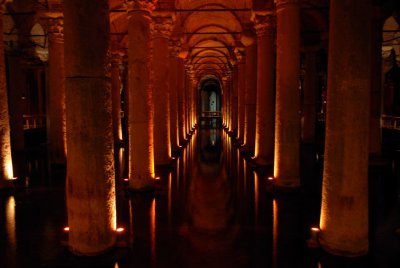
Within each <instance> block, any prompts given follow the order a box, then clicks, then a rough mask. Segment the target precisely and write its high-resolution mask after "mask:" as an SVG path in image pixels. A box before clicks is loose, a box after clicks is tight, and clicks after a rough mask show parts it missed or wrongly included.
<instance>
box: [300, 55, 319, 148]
mask: <svg viewBox="0 0 400 268" xmlns="http://www.w3.org/2000/svg"><path fill="white" fill-rule="evenodd" d="M316 56H317V55H316V51H307V52H306V57H305V69H306V73H305V76H304V100H303V142H304V143H310V144H313V143H315V122H316V120H317V103H316V102H317V86H318V76H317V75H318V74H317V58H316Z"/></svg>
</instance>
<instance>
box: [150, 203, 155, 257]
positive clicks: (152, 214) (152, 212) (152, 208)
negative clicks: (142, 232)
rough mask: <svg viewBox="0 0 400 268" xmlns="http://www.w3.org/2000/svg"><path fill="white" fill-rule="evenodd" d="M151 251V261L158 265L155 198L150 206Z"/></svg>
mask: <svg viewBox="0 0 400 268" xmlns="http://www.w3.org/2000/svg"><path fill="white" fill-rule="evenodd" d="M150 250H151V261H152V263H153V264H155V263H156V199H155V198H153V201H152V202H151V206H150Z"/></svg>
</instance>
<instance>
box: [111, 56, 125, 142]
mask: <svg viewBox="0 0 400 268" xmlns="http://www.w3.org/2000/svg"><path fill="white" fill-rule="evenodd" d="M112 57H113V58H112V59H111V91H112V118H113V120H112V122H113V136H114V143H119V142H120V141H121V140H122V125H121V87H122V81H121V69H120V68H121V64H122V62H121V61H122V59H121V56H120V55H118V54H117V53H114V54H113V55H112Z"/></svg>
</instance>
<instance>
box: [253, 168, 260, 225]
mask: <svg viewBox="0 0 400 268" xmlns="http://www.w3.org/2000/svg"><path fill="white" fill-rule="evenodd" d="M253 177H254V226H257V224H258V200H259V192H258V175H257V173H256V172H255V171H253Z"/></svg>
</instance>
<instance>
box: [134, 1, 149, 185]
mask: <svg viewBox="0 0 400 268" xmlns="http://www.w3.org/2000/svg"><path fill="white" fill-rule="evenodd" d="M127 4H128V16H129V21H128V24H129V25H128V40H129V41H128V72H129V75H128V80H129V82H128V94H129V100H128V102H129V115H128V129H129V156H130V159H129V177H130V180H129V187H130V188H131V189H134V190H144V189H146V188H149V187H153V186H154V144H153V128H154V127H153V126H154V125H153V90H152V85H151V82H150V81H151V79H150V74H151V72H152V69H151V62H150V57H151V32H150V29H151V22H152V19H151V17H150V12H151V11H152V10H153V9H154V5H155V1H146V2H144V1H139V0H132V1H131V0H129V1H127Z"/></svg>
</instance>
